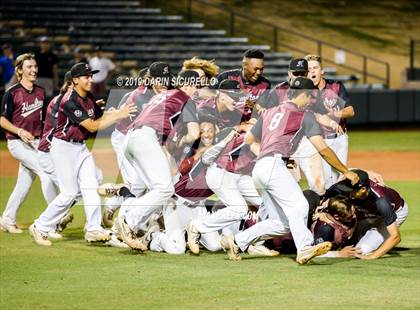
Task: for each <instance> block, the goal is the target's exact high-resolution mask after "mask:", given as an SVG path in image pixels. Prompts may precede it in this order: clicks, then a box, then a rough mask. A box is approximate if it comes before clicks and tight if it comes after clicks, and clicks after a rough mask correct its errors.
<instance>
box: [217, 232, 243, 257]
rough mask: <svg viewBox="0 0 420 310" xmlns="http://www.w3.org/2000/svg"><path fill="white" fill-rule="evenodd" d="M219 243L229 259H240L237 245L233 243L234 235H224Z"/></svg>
mask: <svg viewBox="0 0 420 310" xmlns="http://www.w3.org/2000/svg"><path fill="white" fill-rule="evenodd" d="M220 244H221V246H222V248H223V250H224V251H225V252H226V253H227V255H228V257H229V259H230V260H233V261H240V260H241V256H240V255H239V247H238V246H237V244H236V243H235V237H234V236H233V235H228V236H224V237H223V238H222V240H220Z"/></svg>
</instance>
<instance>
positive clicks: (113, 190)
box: [96, 183, 127, 197]
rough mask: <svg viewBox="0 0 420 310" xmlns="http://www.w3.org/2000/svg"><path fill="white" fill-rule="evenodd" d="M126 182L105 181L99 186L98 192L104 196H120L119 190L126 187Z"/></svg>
mask: <svg viewBox="0 0 420 310" xmlns="http://www.w3.org/2000/svg"><path fill="white" fill-rule="evenodd" d="M126 186H127V185H125V184H122V183H120V184H115V183H104V184H101V185H99V186H98V188H97V190H96V191H97V192H98V194H99V196H102V197H113V196H119V191H120V189H121V188H123V187H126Z"/></svg>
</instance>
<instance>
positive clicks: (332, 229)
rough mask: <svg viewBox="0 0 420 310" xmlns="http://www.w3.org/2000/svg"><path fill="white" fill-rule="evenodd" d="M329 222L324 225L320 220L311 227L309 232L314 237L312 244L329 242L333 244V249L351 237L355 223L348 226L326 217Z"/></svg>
mask: <svg viewBox="0 0 420 310" xmlns="http://www.w3.org/2000/svg"><path fill="white" fill-rule="evenodd" d="M327 216H328V218H329V220H330V221H329V222H328V223H326V222H324V221H322V220H320V219H318V220H316V221H315V222H314V223H312V225H311V231H312V233H313V235H314V243H315V244H319V243H322V242H326V241H330V242H332V243H333V249H337V248H338V247H340V246H342V245H343V244H345V243H346V242H347V241H349V239H350V238H351V237H352V236H353V231H354V227H355V226H356V221H354V222H353V223H351V224H349V225H344V224H343V223H341V222H339V221H337V220H336V219H335V218H334V217H332V216H329V215H327Z"/></svg>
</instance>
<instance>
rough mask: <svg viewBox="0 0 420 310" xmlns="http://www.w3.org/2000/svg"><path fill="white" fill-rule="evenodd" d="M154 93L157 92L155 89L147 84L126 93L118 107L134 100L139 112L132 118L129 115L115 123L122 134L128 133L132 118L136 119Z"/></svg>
mask: <svg viewBox="0 0 420 310" xmlns="http://www.w3.org/2000/svg"><path fill="white" fill-rule="evenodd" d="M154 95H155V93H154V92H153V90H152V89H150V88H147V87H145V86H139V87H138V88H136V89H135V90H133V91H132V92H129V93H127V94H125V95H124V97H123V98H122V99H121V101H120V103H119V105H118V108H120V107H122V106H123V105H124V104H125V103H126V102H133V103H135V104H136V106H137V113H136V115H135V116H133V117H132V118H131V119H130V118H129V117H127V118H125V119H123V120H121V121H119V122H118V123H117V125H115V129H117V130H118V131H119V132H121V133H122V134H126V133H127V131H128V128H129V127H130V125H131V123H132V122H133V121H132V119H135V118H136V117H137V115H138V114H140V111H141V110H142V107H143V104H145V103H147V102H148V101H149V100H150V99H151V98H152V97H153V96H154Z"/></svg>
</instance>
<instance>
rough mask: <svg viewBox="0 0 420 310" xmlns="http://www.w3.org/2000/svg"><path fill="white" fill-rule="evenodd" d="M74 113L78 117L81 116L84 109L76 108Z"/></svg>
mask: <svg viewBox="0 0 420 310" xmlns="http://www.w3.org/2000/svg"><path fill="white" fill-rule="evenodd" d="M74 115H75V116H76V117H80V116H82V111H80V110H76V111H74Z"/></svg>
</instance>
